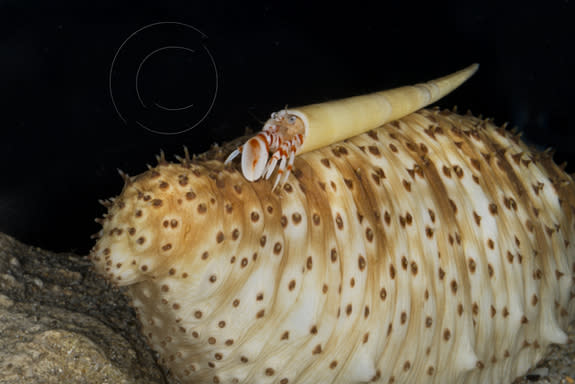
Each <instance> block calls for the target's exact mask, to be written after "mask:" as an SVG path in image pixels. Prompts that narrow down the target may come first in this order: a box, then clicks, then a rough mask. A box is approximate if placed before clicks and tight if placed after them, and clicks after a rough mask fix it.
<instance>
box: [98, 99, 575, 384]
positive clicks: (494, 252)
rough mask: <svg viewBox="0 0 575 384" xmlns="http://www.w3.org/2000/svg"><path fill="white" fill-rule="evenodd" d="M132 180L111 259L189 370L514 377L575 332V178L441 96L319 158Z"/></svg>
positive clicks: (335, 379) (147, 318)
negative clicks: (283, 172)
mask: <svg viewBox="0 0 575 384" xmlns="http://www.w3.org/2000/svg"><path fill="white" fill-rule="evenodd" d="M295 169H296V171H295V172H294V174H293V175H292V176H290V178H289V180H288V182H287V183H286V184H285V185H283V187H282V189H281V190H276V191H275V192H273V193H272V191H271V186H272V184H271V183H270V182H268V181H259V182H254V183H250V182H247V181H246V180H245V179H244V178H243V177H242V175H241V173H240V172H238V171H237V170H234V169H231V168H225V167H224V166H223V163H222V162H221V161H218V160H197V161H194V162H192V163H191V164H190V163H188V162H187V161H184V162H183V163H182V164H168V163H164V162H162V164H160V165H158V166H157V167H156V168H154V169H151V170H149V171H148V172H145V173H144V174H142V175H139V176H137V177H135V178H134V179H133V180H132V181H131V182H129V183H127V184H126V186H125V188H124V190H123V192H122V194H121V195H120V196H119V197H118V198H116V199H115V200H114V203H113V205H112V206H111V207H110V209H109V213H108V214H107V215H106V218H105V219H104V220H103V229H102V231H101V232H100V236H101V238H100V239H99V241H98V243H97V244H96V246H95V247H94V249H93V251H92V253H91V258H92V260H93V262H94V265H95V268H96V270H97V271H98V272H99V273H101V274H102V275H103V276H105V277H106V278H108V279H109V280H110V281H112V282H114V283H116V284H118V285H125V286H129V291H128V292H129V295H130V296H131V297H132V299H133V305H134V307H135V308H136V310H137V312H138V314H139V317H140V320H141V322H142V330H143V332H144V334H145V335H146V336H147V338H148V340H149V342H150V345H151V346H152V347H153V348H154V349H155V350H157V351H158V352H159V354H160V357H161V362H162V363H163V364H165V365H167V366H168V367H169V368H170V370H171V372H172V373H173V374H174V375H175V376H177V377H178V378H179V379H180V380H182V381H183V382H186V383H281V384H286V383H363V382H369V381H374V382H380V383H389V382H394V383H416V382H429V383H432V382H433V383H493V382H510V381H511V380H512V379H513V378H515V377H516V376H519V375H521V374H523V373H524V372H526V370H527V369H528V368H529V367H530V366H532V365H533V364H534V363H535V362H537V361H538V359H540V358H541V357H542V356H543V354H544V353H545V350H546V348H547V346H548V345H549V344H550V343H562V342H566V335H565V333H564V332H563V331H562V329H565V327H566V325H567V323H568V322H569V320H570V319H572V318H573V314H574V306H573V300H571V299H572V284H573V272H572V270H573V268H575V265H574V262H575V250H574V240H575V239H574V234H575V208H574V207H575V187H574V186H573V180H572V179H571V177H570V176H568V175H567V174H565V173H564V172H563V171H562V170H561V169H560V167H558V166H556V165H555V164H554V163H553V161H552V159H551V156H550V155H549V154H547V153H536V152H534V151H533V150H530V149H528V148H527V147H526V146H525V145H524V144H523V143H522V142H520V141H519V139H518V138H517V137H516V136H513V135H512V134H511V133H509V132H507V131H505V130H504V129H503V128H498V127H496V126H494V125H493V124H491V123H490V122H489V121H485V120H480V119H477V118H474V117H471V116H465V117H464V116H460V115H457V114H454V113H451V112H440V111H437V110H435V111H430V110H422V111H420V112H417V113H414V114H411V115H409V116H407V117H404V118H402V119H400V120H398V121H395V122H392V123H389V124H386V125H385V126H383V127H381V128H378V129H375V130H372V131H370V132H368V133H365V134H362V135H359V136H356V137H353V138H351V139H349V140H346V141H345V142H340V143H337V144H334V145H331V146H329V147H325V148H322V149H319V150H316V151H312V152H309V153H306V154H304V155H301V156H299V157H298V158H297V159H296V162H295Z"/></svg>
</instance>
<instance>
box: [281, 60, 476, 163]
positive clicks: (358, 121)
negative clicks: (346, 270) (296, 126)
mask: <svg viewBox="0 0 575 384" xmlns="http://www.w3.org/2000/svg"><path fill="white" fill-rule="evenodd" d="M478 68H479V64H472V65H470V66H469V67H467V68H465V69H462V70H460V71H458V72H455V73H452V74H450V75H447V76H444V77H441V78H439V79H436V80H432V81H429V82H427V83H422V84H417V85H411V86H405V87H400V88H395V89H391V90H387V91H381V92H376V93H371V94H368V95H363V96H355V97H350V98H346V99H341V100H335V101H329V102H325V103H318V104H312V105H307V106H303V107H299V108H294V109H288V110H287V113H289V114H293V115H296V116H297V117H299V118H300V119H302V121H303V122H304V126H305V134H304V139H303V146H302V147H301V149H300V150H299V151H298V153H297V154H298V155H299V154H302V153H305V152H309V151H312V150H314V149H317V148H321V147H325V146H327V145H330V144H333V143H336V142H338V141H341V140H344V139H347V138H349V137H352V136H356V135H359V134H361V133H364V132H367V131H369V130H371V129H374V128H377V127H379V126H381V125H383V124H385V123H388V122H390V121H393V120H396V119H399V118H401V117H403V116H406V115H409V114H410V113H412V112H415V111H417V110H419V109H421V108H424V107H426V106H427V105H429V104H432V103H434V102H436V101H437V100H439V99H441V98H442V97H443V96H445V95H447V94H448V93H450V92H451V91H453V90H454V89H455V88H457V87H459V86H460V85H461V84H462V83H463V82H465V81H466V80H467V79H469V78H470V77H471V76H472V75H473V74H474V73H475V72H476V71H477V69H478Z"/></svg>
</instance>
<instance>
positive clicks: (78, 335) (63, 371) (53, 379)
mask: <svg viewBox="0 0 575 384" xmlns="http://www.w3.org/2000/svg"><path fill="white" fill-rule="evenodd" d="M90 268H91V267H90V263H89V262H88V260H87V259H86V258H85V257H82V256H76V255H73V254H55V253H51V252H47V251H43V250H41V249H38V248H34V247H29V246H26V245H23V244H21V243H19V242H17V241H16V240H14V239H13V238H11V237H9V236H7V235H4V234H1V233H0V383H6V384H8V383H10V384H11V383H14V384H16V383H19V384H20V383H28V384H34V383H98V384H101V383H125V384H128V383H138V384H140V383H141V384H147V383H162V384H167V383H174V381H170V380H169V379H168V378H167V377H166V375H165V373H164V372H163V371H162V370H161V368H160V367H159V366H158V365H157V364H156V362H155V357H154V353H153V352H152V351H151V350H149V349H148V348H147V347H146V344H145V342H144V340H143V338H142V337H141V336H140V333H139V325H138V322H137V320H136V317H135V314H134V312H133V311H132V310H131V309H130V307H129V305H128V300H127V299H126V297H125V296H124V295H123V294H122V292H121V291H120V290H118V289H113V288H111V287H109V286H108V285H107V283H105V282H104V281H103V280H100V279H99V278H98V277H97V276H96V275H95V274H93V273H92V272H91V270H90Z"/></svg>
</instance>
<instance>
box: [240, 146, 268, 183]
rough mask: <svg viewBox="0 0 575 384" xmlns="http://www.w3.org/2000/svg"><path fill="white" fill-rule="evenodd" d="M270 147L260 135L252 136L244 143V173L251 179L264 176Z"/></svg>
mask: <svg viewBox="0 0 575 384" xmlns="http://www.w3.org/2000/svg"><path fill="white" fill-rule="evenodd" d="M268 157H269V153H268V147H267V145H266V142H265V140H264V139H263V138H262V137H260V136H259V135H258V136H256V137H252V138H251V139H249V140H248V141H246V143H245V144H244V149H243V151H242V173H243V174H244V176H245V178H246V179H248V180H249V181H255V180H258V179H259V178H260V177H262V175H263V173H264V171H265V167H266V164H267V162H268Z"/></svg>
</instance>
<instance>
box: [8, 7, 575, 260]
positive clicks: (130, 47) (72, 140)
mask: <svg viewBox="0 0 575 384" xmlns="http://www.w3.org/2000/svg"><path fill="white" fill-rule="evenodd" d="M45 3H50V5H46V4H45ZM159 4H160V3H159V2H157V5H156V6H151V5H146V3H145V2H137V3H136V2H123V3H119V4H118V3H114V2H110V1H105V0H103V1H98V2H90V1H88V2H84V3H81V2H79V1H75V2H67V1H57V0H54V1H50V2H41V1H25V0H15V1H6V0H0V94H1V96H0V129H1V136H0V171H1V173H0V231H2V232H6V233H8V234H10V235H12V236H15V237H16V238H17V239H19V240H21V241H24V242H27V243H29V244H32V245H36V246H40V247H43V248H47V249H51V250H54V251H75V252H78V253H86V252H87V251H88V250H89V248H90V247H91V245H92V241H91V240H90V238H89V236H90V234H92V233H94V232H96V231H97V230H98V229H99V225H98V224H96V223H94V221H93V218H95V217H97V216H100V215H101V214H102V213H103V212H104V208H103V207H101V206H100V205H99V204H98V203H97V199H102V198H108V197H111V196H114V195H116V194H118V193H119V192H120V190H121V187H122V185H123V181H122V180H121V178H120V176H118V174H117V171H116V169H117V168H120V169H122V170H124V171H125V172H127V173H129V174H131V175H135V174H138V173H140V172H143V171H144V170H145V164H146V163H154V162H155V160H154V157H155V155H156V154H158V152H159V150H160V149H163V150H164V151H165V152H166V153H167V155H168V158H169V159H173V155H175V154H181V153H182V146H183V145H186V146H188V147H189V148H190V152H193V153H201V152H203V151H205V150H207V149H208V148H209V147H210V145H211V144H212V143H214V142H222V141H225V140H230V139H232V138H234V137H236V136H238V135H240V134H242V133H243V132H244V129H245V127H246V126H250V127H251V128H253V129H255V130H257V129H259V128H260V127H261V123H260V122H261V121H264V120H266V119H267V117H268V115H269V113H270V112H272V111H275V110H279V109H281V108H283V107H284V106H285V105H286V104H289V105H291V106H296V105H304V104H308V103H312V102H318V101H324V100H329V99H334V98H340V97H346V96H351V95H355V94H360V93H366V92H372V91H377V90H381V89H387V88H391V87H394V86H400V85H406V84H412V83H416V82H421V81H425V80H430V79H433V78H436V77H439V76H443V75H445V74H448V73H450V72H453V71H455V70H458V69H460V68H463V67H465V66H467V65H469V64H471V63H473V62H479V63H480V64H481V68H480V70H479V72H478V73H477V74H476V75H475V76H474V77H473V78H472V79H471V80H470V81H469V82H468V83H467V84H465V85H464V86H463V87H461V88H460V89H459V90H457V91H456V92H454V93H453V94H452V95H450V96H448V97H447V98H445V99H444V100H442V101H441V102H440V103H439V105H441V106H444V107H451V106H453V105H454V104H457V105H458V107H459V110H460V111H463V112H465V111H466V110H467V109H470V110H471V111H472V112H473V113H475V114H480V113H481V114H483V116H485V117H493V118H494V119H495V122H496V123H498V124H502V123H504V122H506V121H509V122H510V123H511V125H512V126H518V127H519V128H520V129H521V130H522V131H523V132H524V137H525V138H526V139H527V140H528V141H529V142H531V143H536V144H538V145H540V146H541V148H545V147H548V146H552V147H553V148H555V149H556V150H557V153H556V155H555V159H556V160H557V161H558V162H563V161H569V160H573V157H574V156H575V150H574V149H573V144H574V138H575V127H574V126H573V118H572V117H571V115H570V114H571V112H572V111H571V110H572V108H573V100H574V98H573V86H574V84H573V81H572V76H571V69H572V67H573V64H574V61H573V39H572V35H573V34H572V32H573V31H572V28H571V26H570V25H571V24H573V22H574V21H575V14H574V12H573V10H572V8H573V6H572V4H569V1H567V0H562V1H540V2H536V1H531V2H529V1H528V2H502V1H501V2H500V4H499V5H495V4H491V3H490V2H486V1H473V2H464V1H460V0H459V1H455V0H453V1H447V2H436V1H433V2H431V1H429V2H426V3H417V2H412V1H404V2H385V3H384V2H379V4H380V5H378V6H372V5H370V6H368V5H364V4H361V3H360V2H349V1H347V2H344V3H341V4H342V5H340V6H336V5H334V2H331V4H330V5H323V6H322V5H319V4H316V5H309V4H308V5H301V4H295V3H293V2H281V3H280V2H277V3H273V2H251V3H249V4H248V3H243V2H235V3H234V4H235V5H230V4H221V3H217V2H212V3H210V5H207V4H201V3H198V2H194V1H186V2H164V3H162V4H163V5H161V6H160V5H159ZM167 22H171V24H167ZM157 23H164V24H157ZM176 23H182V24H176ZM138 30H140V32H138V33H136V32H137V31H138ZM123 44H124V45H123ZM121 47H122V49H121V50H120V51H119V49H120V48H121ZM162 47H164V48H165V49H162ZM166 47H179V48H178V49H176V48H170V49H168V48H166ZM192 51H193V52H192ZM208 51H209V53H210V54H211V56H212V58H213V61H214V63H215V66H216V69H214V67H213V66H212V62H211V60H210V59H209V55H208V54H207V52H208ZM153 52H154V54H152V53H153ZM114 57H116V61H114ZM112 63H114V64H115V65H114V70H113V71H112V76H111V78H112V95H113V96H114V99H113V98H112V97H111V92H110V87H109V84H110V70H111V68H112ZM143 63H145V65H144V64H143ZM140 64H142V65H141V66H139V65H140ZM138 68H140V72H138ZM137 73H138V74H139V75H140V76H139V77H138V79H139V80H138V82H137V84H138V88H137V89H138V90H139V91H140V96H141V98H142V99H143V101H144V102H145V104H146V105H147V106H148V109H143V108H142V107H139V106H138V104H137V94H136V93H135V89H136V80H135V79H136V74H137ZM216 74H217V81H218V86H217V92H216V91H215V81H216ZM214 95H215V96H216V97H215V101H214V103H213V108H212V109H211V110H210V111H209V113H208V114H207V116H206V117H205V119H204V120H203V121H201V122H200V120H201V116H202V115H203V112H202V111H204V112H205V111H206V110H207V108H208V106H209V104H210V103H211V101H212V100H213V96H214ZM113 101H114V102H115V103H116V107H117V109H118V112H119V114H118V112H117V111H116V108H115V107H114V102H113ZM154 103H157V104H158V105H161V106H164V107H169V108H176V107H182V106H185V105H189V104H193V107H191V108H188V109H186V110H184V111H167V110H165V109H164V110H162V109H161V108H160V107H158V106H156V105H155V104H154ZM120 115H122V117H123V118H124V119H125V120H126V122H124V121H123V120H122V118H121V117H120ZM140 120H141V121H143V123H144V125H146V127H147V128H148V129H152V130H157V131H162V132H164V133H166V132H171V133H174V132H176V131H178V130H184V129H185V128H186V127H190V126H193V125H194V124H196V123H198V122H199V124H197V125H196V126H195V127H194V128H193V129H189V130H187V131H186V132H184V133H180V134H172V135H166V134H158V133H153V132H151V131H150V130H147V129H145V128H143V127H142V126H140V125H138V124H137V121H140ZM568 170H570V171H571V172H573V171H575V168H574V167H573V165H571V166H568Z"/></svg>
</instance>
